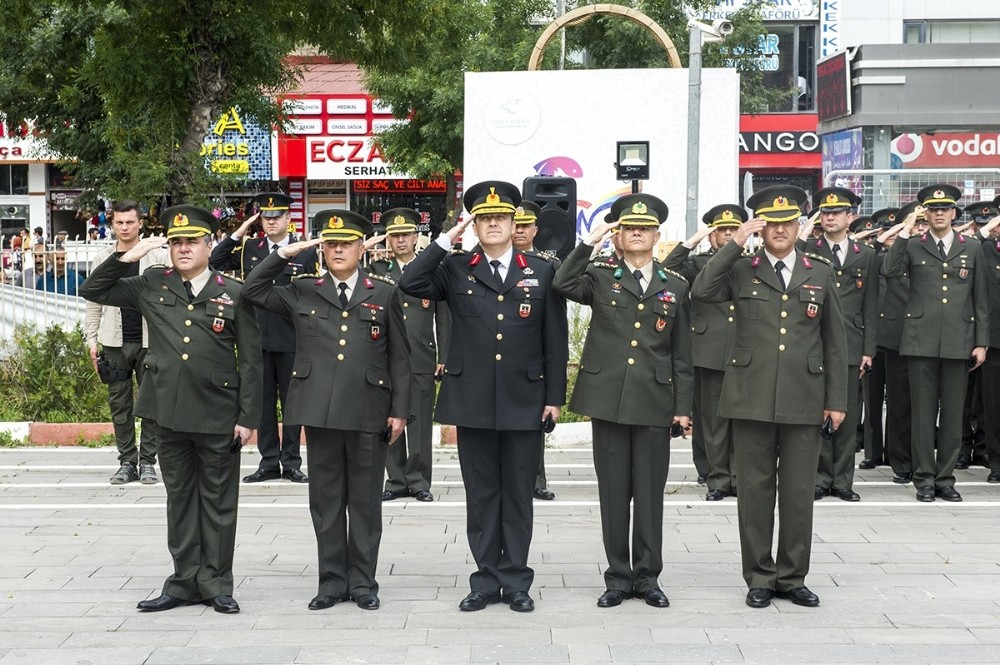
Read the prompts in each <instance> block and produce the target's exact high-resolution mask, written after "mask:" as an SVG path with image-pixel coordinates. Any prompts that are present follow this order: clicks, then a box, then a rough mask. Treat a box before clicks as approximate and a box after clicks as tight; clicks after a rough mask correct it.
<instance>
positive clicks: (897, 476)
mask: <svg viewBox="0 0 1000 665" xmlns="http://www.w3.org/2000/svg"><path fill="white" fill-rule="evenodd" d="M911 480H913V474H912V473H910V472H909V471H903V472H902V473H894V474H892V482H894V483H896V484H897V485H907V484H909V482H910V481H911Z"/></svg>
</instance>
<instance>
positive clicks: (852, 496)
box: [830, 489, 861, 501]
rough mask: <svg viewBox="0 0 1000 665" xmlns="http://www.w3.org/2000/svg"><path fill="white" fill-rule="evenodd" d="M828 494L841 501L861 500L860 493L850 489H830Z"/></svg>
mask: <svg viewBox="0 0 1000 665" xmlns="http://www.w3.org/2000/svg"><path fill="white" fill-rule="evenodd" d="M830 496H836V497H837V498H839V499H840V500H841V501H861V495H860V494H858V493H857V492H855V491H854V490H852V489H842V490H830Z"/></svg>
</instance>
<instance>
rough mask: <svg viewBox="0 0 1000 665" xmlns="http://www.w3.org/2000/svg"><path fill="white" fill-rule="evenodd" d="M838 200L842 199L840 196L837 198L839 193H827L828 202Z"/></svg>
mask: <svg viewBox="0 0 1000 665" xmlns="http://www.w3.org/2000/svg"><path fill="white" fill-rule="evenodd" d="M838 201H840V199H839V198H837V195H836V194H833V193H832V192H831V193H830V194H827V195H826V202H827V203H837V202H838Z"/></svg>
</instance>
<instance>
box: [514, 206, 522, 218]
mask: <svg viewBox="0 0 1000 665" xmlns="http://www.w3.org/2000/svg"><path fill="white" fill-rule="evenodd" d="M514 214H515V215H517V216H518V217H524V208H522V207H521V206H517V210H515V211H514Z"/></svg>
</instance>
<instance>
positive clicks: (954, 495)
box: [934, 486, 962, 501]
mask: <svg viewBox="0 0 1000 665" xmlns="http://www.w3.org/2000/svg"><path fill="white" fill-rule="evenodd" d="M934 493H935V494H936V495H937V496H939V497H941V498H942V499H944V500H945V501H961V500H962V495H961V494H959V493H958V490H957V489H955V488H954V487H951V486H948V487H942V488H941V489H939V490H937V491H935V492H934Z"/></svg>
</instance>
